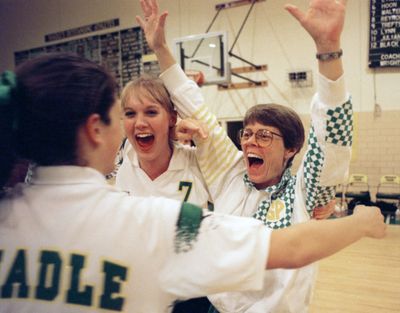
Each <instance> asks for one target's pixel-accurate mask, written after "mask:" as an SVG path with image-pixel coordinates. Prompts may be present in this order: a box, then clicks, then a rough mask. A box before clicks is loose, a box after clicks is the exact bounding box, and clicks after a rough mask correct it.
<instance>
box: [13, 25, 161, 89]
mask: <svg viewBox="0 0 400 313" xmlns="http://www.w3.org/2000/svg"><path fill="white" fill-rule="evenodd" d="M50 52H72V53H76V54H78V55H81V56H83V57H85V58H87V59H89V60H92V61H94V62H96V63H98V64H102V65H103V66H105V67H106V68H108V69H109V70H110V71H111V72H112V73H113V74H114V77H115V78H116V79H117V82H118V84H119V86H120V87H123V86H124V85H125V84H126V83H127V82H129V81H130V80H131V79H132V78H134V77H138V76H140V74H141V73H143V72H144V71H147V72H153V73H154V74H157V73H159V65H158V62H157V61H156V60H150V61H149V60H147V59H146V60H145V61H144V60H143V56H144V55H147V54H151V53H152V51H151V50H150V48H149V46H148V44H147V42H146V40H145V38H144V35H143V32H142V30H141V28H140V27H134V28H128V29H124V30H120V31H114V32H110V33H105V34H102V35H94V36H89V37H85V38H80V39H75V40H70V41H66V42H62V43H58V44H52V45H47V46H43V47H37V48H33V49H29V50H24V51H17V52H14V62H15V65H16V66H17V65H19V64H20V63H22V62H23V61H25V60H28V59H31V58H34V57H36V56H38V55H40V54H43V53H50Z"/></svg>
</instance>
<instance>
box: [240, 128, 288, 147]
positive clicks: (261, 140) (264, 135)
mask: <svg viewBox="0 0 400 313" xmlns="http://www.w3.org/2000/svg"><path fill="white" fill-rule="evenodd" d="M253 134H254V133H253V131H252V130H251V129H241V130H240V131H239V138H240V142H241V143H243V142H245V141H247V140H249V139H250V138H251V136H253ZM274 135H275V136H278V137H281V138H283V136H282V135H280V134H277V133H274V132H272V131H270V130H268V129H259V130H257V131H256V132H255V137H256V142H257V143H258V144H259V145H260V146H261V147H264V148H266V147H269V146H270V145H271V143H272V139H273V138H274Z"/></svg>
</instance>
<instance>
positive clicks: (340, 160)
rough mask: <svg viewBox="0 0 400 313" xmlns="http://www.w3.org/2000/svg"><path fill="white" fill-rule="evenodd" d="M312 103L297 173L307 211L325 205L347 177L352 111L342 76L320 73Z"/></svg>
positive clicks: (351, 133) (351, 132)
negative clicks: (300, 163)
mask: <svg viewBox="0 0 400 313" xmlns="http://www.w3.org/2000/svg"><path fill="white" fill-rule="evenodd" d="M311 105H312V107H311V120H312V121H311V127H310V133H309V136H308V140H307V151H306V153H305V155H304V158H303V163H302V166H301V167H300V169H299V172H298V175H297V179H299V180H301V181H302V182H303V184H304V188H305V199H306V206H307V209H308V211H312V210H313V209H314V208H315V207H317V206H322V205H325V204H327V203H328V202H329V201H330V200H331V199H333V198H334V197H335V186H336V185H338V184H341V183H343V182H344V181H345V180H346V179H347V175H348V169H349V165H350V158H351V144H352V135H353V122H352V117H353V111H352V104H351V98H350V95H349V94H348V93H347V92H346V89H345V84H344V77H343V76H342V77H340V78H339V79H338V80H336V81H331V80H329V79H327V78H325V77H324V76H322V75H319V88H318V93H317V94H316V95H315V96H314V97H313V99H312V104H311Z"/></svg>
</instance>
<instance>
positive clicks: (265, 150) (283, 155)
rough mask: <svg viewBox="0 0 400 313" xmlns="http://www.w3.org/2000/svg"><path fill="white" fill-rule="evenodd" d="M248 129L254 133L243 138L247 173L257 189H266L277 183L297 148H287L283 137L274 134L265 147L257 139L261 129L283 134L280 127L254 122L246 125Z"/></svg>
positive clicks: (242, 144)
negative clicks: (257, 133) (245, 138)
mask: <svg viewBox="0 0 400 313" xmlns="http://www.w3.org/2000/svg"><path fill="white" fill-rule="evenodd" d="M244 129H245V130H246V131H250V132H252V133H253V135H252V136H250V137H249V138H248V140H241V146H242V150H243V153H244V159H245V164H246V168H247V174H248V175H249V178H250V180H251V181H252V182H253V183H254V185H255V186H256V187H257V189H265V188H266V187H268V186H272V185H275V184H277V183H278V182H279V181H280V179H281V177H282V174H283V172H284V171H285V169H286V164H287V161H288V160H289V159H290V158H291V157H292V156H293V155H294V154H295V150H293V149H286V148H285V145H284V142H283V138H282V137H279V136H276V135H273V138H272V142H271V144H270V145H269V146H267V147H265V146H264V145H263V143H262V142H261V141H260V140H257V139H256V136H255V133H256V132H257V131H259V130H264V129H266V130H269V131H270V132H273V133H276V134H279V135H281V133H280V131H279V129H277V128H275V127H272V126H265V125H263V124H261V123H258V122H254V123H251V124H248V125H246V127H245V128H244Z"/></svg>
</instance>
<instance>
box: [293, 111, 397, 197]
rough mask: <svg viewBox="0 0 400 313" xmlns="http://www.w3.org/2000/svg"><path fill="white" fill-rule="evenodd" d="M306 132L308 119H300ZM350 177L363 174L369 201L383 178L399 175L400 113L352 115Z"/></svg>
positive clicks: (298, 158) (295, 166)
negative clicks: (352, 141)
mask: <svg viewBox="0 0 400 313" xmlns="http://www.w3.org/2000/svg"><path fill="white" fill-rule="evenodd" d="M301 118H302V120H303V123H304V125H305V128H306V132H307V133H308V130H309V128H310V117H309V116H308V115H302V116H301ZM304 152H305V149H302V151H301V152H300V154H299V155H298V156H297V157H296V159H295V162H294V169H297V168H298V166H299V163H300V161H301V159H302V157H303V154H304ZM349 173H350V174H358V173H361V174H366V175H368V182H369V185H370V191H371V197H372V200H375V194H376V189H377V186H378V183H379V179H380V177H381V176H382V175H387V174H394V175H400V111H382V112H381V113H380V116H374V113H373V112H356V113H355V114H354V143H353V150H352V160H351V164H350V171H349Z"/></svg>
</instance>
